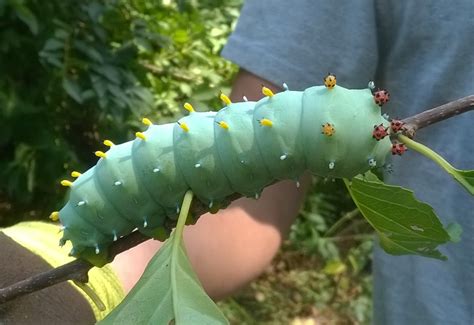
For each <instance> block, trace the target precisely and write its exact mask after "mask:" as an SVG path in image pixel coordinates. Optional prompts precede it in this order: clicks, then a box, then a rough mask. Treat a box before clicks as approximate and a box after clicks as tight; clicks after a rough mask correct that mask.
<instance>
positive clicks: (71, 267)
mask: <svg viewBox="0 0 474 325" xmlns="http://www.w3.org/2000/svg"><path fill="white" fill-rule="evenodd" d="M471 110H474V95H471V96H467V97H464V98H460V99H458V100H455V101H452V102H449V103H447V104H444V105H441V106H438V107H435V108H432V109H429V110H426V111H424V112H422V113H419V114H416V115H413V116H410V117H407V118H405V119H404V120H403V122H404V123H405V130H404V132H403V133H404V134H405V135H407V136H409V137H410V138H413V137H414V135H415V133H416V131H417V130H419V129H422V128H424V127H427V126H429V125H431V124H434V123H437V122H440V121H443V120H446V119H448V118H450V117H453V116H456V115H459V114H462V113H466V112H468V111H471ZM240 197H241V195H239V194H234V195H232V196H230V197H229V198H228V201H227V203H230V202H232V201H234V200H237V199H238V198H240ZM208 210H209V209H208V207H207V206H205V205H203V204H202V203H200V202H199V201H198V200H195V201H194V202H193V205H192V207H191V211H192V215H193V216H195V217H198V216H201V215H202V214H204V213H206V212H208ZM196 219H197V218H196ZM167 226H168V227H169V228H170V229H172V228H173V227H174V224H173V222H171V223H169V224H167ZM148 239H149V237H147V236H145V235H143V234H141V233H139V232H138V231H135V232H133V233H131V234H129V235H127V236H125V237H122V238H120V239H119V240H117V241H116V242H114V243H113V244H112V245H111V247H110V257H111V260H113V258H114V257H115V256H116V255H118V254H120V253H122V252H124V251H126V250H128V249H130V248H132V247H135V246H136V245H138V244H140V243H142V242H144V241H146V240H148ZM92 267H93V266H92V265H91V264H90V263H88V262H86V261H84V260H80V259H78V260H75V261H72V262H70V263H67V264H64V265H62V266H60V267H57V268H55V269H52V270H49V271H47V272H44V273H39V274H36V275H34V276H32V277H30V278H28V279H25V280H23V281H20V282H17V283H14V284H12V285H10V286H8V287H6V288H3V289H0V304H2V303H5V302H7V301H10V300H12V299H15V298H18V297H21V296H24V295H26V294H28V293H31V292H35V291H38V290H41V289H44V288H47V287H50V286H53V285H55V284H58V283H61V282H63V281H67V280H76V281H80V282H87V279H88V277H87V273H88V271H89V270H90V269H91V268H92Z"/></svg>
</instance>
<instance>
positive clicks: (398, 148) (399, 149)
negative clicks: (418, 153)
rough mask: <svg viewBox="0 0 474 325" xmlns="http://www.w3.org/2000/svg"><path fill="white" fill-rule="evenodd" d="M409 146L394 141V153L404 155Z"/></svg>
mask: <svg viewBox="0 0 474 325" xmlns="http://www.w3.org/2000/svg"><path fill="white" fill-rule="evenodd" d="M407 150H408V148H407V146H406V145H405V144H404V143H394V144H392V155H399V156H401V155H403V154H404V153H405V151H407Z"/></svg>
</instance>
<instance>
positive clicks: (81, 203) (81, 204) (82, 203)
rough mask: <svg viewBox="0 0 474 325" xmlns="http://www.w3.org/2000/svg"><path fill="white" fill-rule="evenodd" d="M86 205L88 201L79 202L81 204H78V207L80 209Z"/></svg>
mask: <svg viewBox="0 0 474 325" xmlns="http://www.w3.org/2000/svg"><path fill="white" fill-rule="evenodd" d="M84 204H86V201H79V202H77V206H78V207H80V206H83V205H84Z"/></svg>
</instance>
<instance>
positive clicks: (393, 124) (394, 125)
mask: <svg viewBox="0 0 474 325" xmlns="http://www.w3.org/2000/svg"><path fill="white" fill-rule="evenodd" d="M404 128H405V123H404V122H402V121H400V120H395V119H392V120H391V121H390V129H391V130H392V132H393V133H397V132H399V131H402V130H403V129H404Z"/></svg>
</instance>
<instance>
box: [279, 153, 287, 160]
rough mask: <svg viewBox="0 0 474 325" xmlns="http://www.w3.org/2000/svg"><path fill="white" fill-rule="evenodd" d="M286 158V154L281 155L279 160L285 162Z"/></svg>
mask: <svg viewBox="0 0 474 325" xmlns="http://www.w3.org/2000/svg"><path fill="white" fill-rule="evenodd" d="M287 157H288V156H287V155H286V154H283V155H281V156H280V160H285V159H286V158H287Z"/></svg>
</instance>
